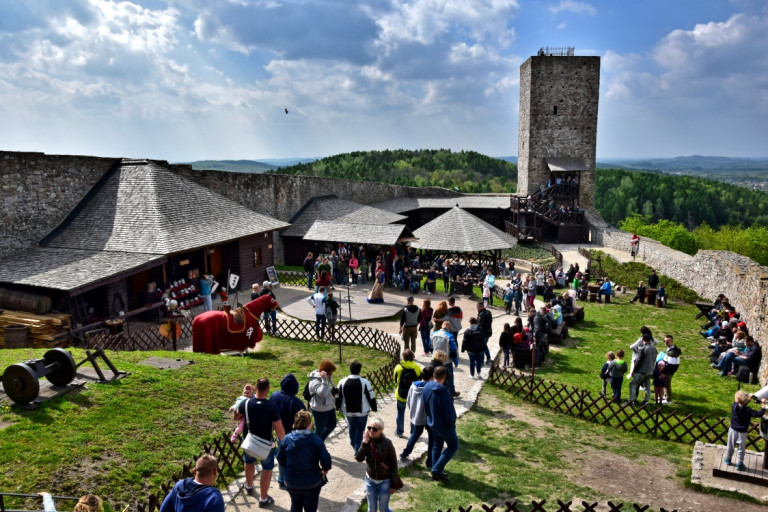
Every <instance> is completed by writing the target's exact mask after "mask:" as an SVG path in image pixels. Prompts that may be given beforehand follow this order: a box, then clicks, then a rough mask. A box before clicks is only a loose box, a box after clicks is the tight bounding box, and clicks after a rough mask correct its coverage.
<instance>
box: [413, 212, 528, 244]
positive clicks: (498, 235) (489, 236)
mask: <svg viewBox="0 0 768 512" xmlns="http://www.w3.org/2000/svg"><path fill="white" fill-rule="evenodd" d="M413 236H415V237H416V238H418V241H416V242H413V243H412V244H411V245H413V247H416V248H417V249H427V250H435V251H451V252H459V253H462V252H467V253H469V252H479V251H492V250H495V249H508V248H510V247H513V246H515V245H516V244H517V239H516V238H515V237H514V236H512V235H509V234H507V233H505V232H503V231H501V230H500V229H498V228H495V227H494V226H492V225H490V224H488V223H487V222H485V221H484V220H482V219H479V218H477V217H475V216H474V215H472V214H471V213H468V212H466V211H464V210H462V209H461V208H458V207H453V208H452V209H451V210H449V211H448V212H446V213H444V214H442V215H441V216H439V217H438V218H436V219H434V220H433V221H430V222H428V223H426V224H424V225H423V226H421V227H420V228H419V229H417V230H415V231H414V232H413Z"/></svg>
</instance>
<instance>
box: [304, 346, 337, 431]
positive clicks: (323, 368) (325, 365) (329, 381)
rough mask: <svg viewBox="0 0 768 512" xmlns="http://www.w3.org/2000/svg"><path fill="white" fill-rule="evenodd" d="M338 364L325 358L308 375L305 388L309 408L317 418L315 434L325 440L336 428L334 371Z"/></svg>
mask: <svg viewBox="0 0 768 512" xmlns="http://www.w3.org/2000/svg"><path fill="white" fill-rule="evenodd" d="M335 371H336V365H335V364H333V363H332V362H331V361H329V360H328V359H323V360H322V361H321V362H320V366H319V368H318V369H317V370H314V371H312V372H311V373H310V374H309V375H307V377H308V378H309V382H308V383H307V386H306V388H305V393H304V398H305V399H307V395H309V398H308V399H307V400H308V401H309V409H310V411H312V417H313V418H314V419H315V421H314V423H315V434H317V435H318V436H320V438H321V439H322V440H323V441H325V439H326V438H327V437H328V436H329V435H331V432H333V429H334V428H336V400H335V399H334V396H335V395H336V394H338V390H337V389H336V387H335V386H334V385H333V372H335Z"/></svg>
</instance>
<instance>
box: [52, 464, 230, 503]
mask: <svg viewBox="0 0 768 512" xmlns="http://www.w3.org/2000/svg"><path fill="white" fill-rule="evenodd" d="M209 457H210V455H209ZM201 458H202V457H201ZM215 461H216V459H214V467H215ZM196 468H197V464H195V469H193V470H192V472H193V474H194V473H196ZM201 478H203V477H202V476H201ZM186 480H194V479H193V478H188V479H186ZM186 480H182V481H180V482H178V483H177V484H176V486H174V488H173V490H172V491H171V492H170V493H168V496H171V494H173V493H174V491H176V487H178V486H179V484H181V483H182V482H185V481H186ZM214 490H216V488H215V487H214ZM216 492H218V490H216ZM177 494H178V493H177ZM202 494H207V493H205V492H204V493H201V495H202ZM38 496H40V497H41V498H43V509H44V512H56V506H55V505H54V503H53V496H51V494H50V493H47V492H40V493H38ZM168 496H166V499H165V501H167V500H168ZM201 497H202V496H201ZM219 500H220V506H218V504H216V503H213V502H211V503H210V505H211V509H210V510H213V511H220V512H223V510H224V500H223V499H222V498H221V493H219ZM165 501H163V505H162V506H161V507H160V510H162V511H163V512H171V511H172V510H201V511H202V510H208V509H206V508H204V507H203V506H200V507H199V508H198V507H190V508H183V509H182V508H176V509H171V508H170V506H167V507H166V506H165ZM206 503H207V502H206ZM206 503H204V504H202V505H205V504H206ZM73 511H74V512H104V503H103V502H102V501H101V498H99V497H98V496H95V495H93V494H86V495H85V496H81V497H80V499H79V500H77V504H76V505H75V508H74V509H73Z"/></svg>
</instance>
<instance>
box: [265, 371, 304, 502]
mask: <svg viewBox="0 0 768 512" xmlns="http://www.w3.org/2000/svg"><path fill="white" fill-rule="evenodd" d="M298 392H299V381H298V380H296V377H295V376H294V375H293V374H292V373H289V374H287V375H286V376H285V377H283V380H281V381H280V391H275V392H274V393H272V396H270V397H269V401H270V402H272V403H273V404H274V405H275V407H277V411H278V412H279V413H280V421H281V422H282V423H283V431H284V432H285V435H286V436H287V435H288V434H290V433H291V431H292V430H293V421H294V419H295V418H296V413H297V412H299V411H303V410H305V407H304V402H303V401H302V400H301V399H300V398H299V397H297V396H296V394H297V393H298ZM307 414H309V413H307ZM282 448H283V442H282V441H281V442H280V443H279V445H278V447H277V455H276V457H277V461H278V463H277V470H278V471H277V485H278V486H280V488H281V489H285V468H284V467H283V465H281V464H280V450H282Z"/></svg>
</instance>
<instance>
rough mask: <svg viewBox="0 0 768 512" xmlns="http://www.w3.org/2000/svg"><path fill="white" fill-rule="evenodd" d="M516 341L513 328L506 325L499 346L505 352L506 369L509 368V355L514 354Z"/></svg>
mask: <svg viewBox="0 0 768 512" xmlns="http://www.w3.org/2000/svg"><path fill="white" fill-rule="evenodd" d="M514 340H515V338H514V334H513V333H512V327H511V326H510V325H509V324H504V330H503V331H501V336H499V346H500V347H501V349H502V350H503V351H504V368H506V367H507V366H509V354H510V352H512V347H514V345H515V341H514Z"/></svg>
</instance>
